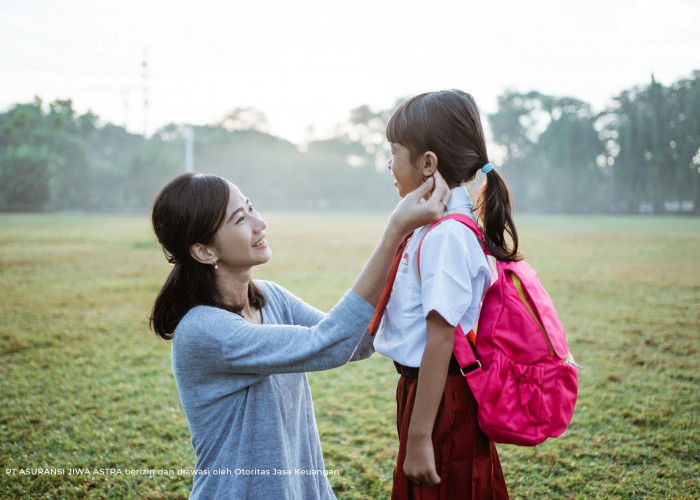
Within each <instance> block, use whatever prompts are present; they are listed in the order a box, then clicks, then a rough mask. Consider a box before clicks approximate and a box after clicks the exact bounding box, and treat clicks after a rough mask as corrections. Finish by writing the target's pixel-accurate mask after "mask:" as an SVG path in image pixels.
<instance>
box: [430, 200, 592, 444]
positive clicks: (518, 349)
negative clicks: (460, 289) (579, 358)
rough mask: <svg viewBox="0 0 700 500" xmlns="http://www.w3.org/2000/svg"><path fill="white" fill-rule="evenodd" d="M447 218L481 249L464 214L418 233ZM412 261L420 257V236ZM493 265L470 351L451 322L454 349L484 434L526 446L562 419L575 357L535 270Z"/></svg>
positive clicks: (554, 430) (565, 421)
mask: <svg viewBox="0 0 700 500" xmlns="http://www.w3.org/2000/svg"><path fill="white" fill-rule="evenodd" d="M449 219H452V220H456V221H459V222H461V223H462V224H464V225H466V226H467V227H469V229H471V230H472V231H474V233H475V234H476V236H477V238H478V240H479V242H480V243H481V245H482V248H483V249H484V252H485V253H486V255H487V256H488V255H489V252H488V250H487V248H486V245H485V244H484V237H483V234H482V233H481V229H480V228H479V226H478V225H477V224H476V223H475V222H474V221H473V220H472V219H471V218H470V217H468V216H467V215H464V214H450V215H447V216H445V217H443V218H442V219H440V220H439V221H438V222H436V223H435V224H433V225H432V226H431V227H430V228H429V229H428V231H426V233H425V234H428V232H430V231H431V230H432V229H433V228H434V227H435V226H437V225H438V224H440V223H441V222H443V221H445V220H449ZM423 238H425V235H423ZM420 243H421V244H422V243H423V241H422V240H421V242H420ZM416 261H417V262H418V263H419V262H420V244H419V245H418V252H417V257H416ZM419 265H420V264H419ZM496 270H497V272H498V279H497V280H496V281H495V282H494V283H493V284H492V285H491V287H490V288H489V289H488V291H487V292H486V295H485V297H484V300H483V303H482V305H481V312H480V314H479V323H478V335H476V356H475V355H474V351H473V350H472V347H471V345H470V344H469V341H468V340H467V338H468V337H469V338H470V339H473V338H474V333H473V331H472V332H469V335H468V336H465V335H464V332H463V331H462V328H461V327H460V326H459V325H458V326H457V328H456V329H455V343H454V355H455V357H456V358H457V362H458V363H459V365H460V366H461V367H462V373H463V374H464V375H465V377H466V378H467V382H468V384H469V387H470V388H471V390H472V393H473V394H474V397H475V399H476V401H477V403H478V420H479V427H480V428H481V430H482V431H483V432H484V434H486V435H487V436H488V437H489V439H491V440H492V441H495V442H497V443H508V444H517V445H522V446H534V445H536V444H539V443H541V442H542V441H544V440H545V439H547V438H549V437H556V436H559V435H561V434H562V433H563V432H564V431H565V430H566V428H567V427H568V426H569V423H570V422H571V417H572V415H573V413H574V407H575V406H576V395H577V393H578V374H577V370H576V367H577V366H578V365H576V363H575V361H574V359H573V356H571V353H570V352H569V349H568V347H567V343H566V336H565V334H564V327H563V326H562V324H561V322H560V321H559V318H558V317H557V313H556V311H555V310H554V304H552V299H550V297H549V294H547V292H546V291H545V289H544V287H543V286H542V283H540V280H539V278H538V277H537V273H535V271H534V270H533V269H532V268H531V267H530V266H529V265H528V264H527V263H526V262H525V261H522V260H521V261H518V262H502V261H496ZM418 275H419V277H420V268H419V269H418Z"/></svg>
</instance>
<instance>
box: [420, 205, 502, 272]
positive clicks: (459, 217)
mask: <svg viewBox="0 0 700 500" xmlns="http://www.w3.org/2000/svg"><path fill="white" fill-rule="evenodd" d="M446 220H456V221H457V222H461V223H462V224H464V225H465V226H467V227H468V228H469V229H471V230H472V232H474V234H475V235H476V239H477V240H478V241H479V243H480V244H481V248H482V250H483V251H484V253H485V254H486V255H490V254H489V250H488V248H487V246H486V242H485V241H484V233H482V232H481V228H480V227H479V226H478V225H477V223H476V222H474V220H473V219H472V218H471V217H469V216H468V215H466V214H448V215H445V216H444V217H443V218H442V219H440V220H439V221H437V222H436V223H435V224H433V225H432V226H430V227H429V228H428V230H427V231H426V232H425V233H423V237H422V238H421V239H420V242H419V243H418V250H416V266H417V268H418V282H419V283H420V282H421V277H420V247H421V246H422V245H423V240H424V239H425V237H426V236H428V233H429V232H430V231H432V230H433V229H435V227H437V226H438V225H439V224H441V223H443V222H445V221H446Z"/></svg>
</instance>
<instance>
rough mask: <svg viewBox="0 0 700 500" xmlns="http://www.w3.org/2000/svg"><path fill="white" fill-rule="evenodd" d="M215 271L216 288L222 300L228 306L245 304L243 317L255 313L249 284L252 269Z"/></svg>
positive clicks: (221, 269)
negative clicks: (251, 303) (249, 295)
mask: <svg viewBox="0 0 700 500" xmlns="http://www.w3.org/2000/svg"><path fill="white" fill-rule="evenodd" d="M219 267H220V269H217V270H216V271H214V272H215V273H216V289H217V291H218V292H219V297H220V298H221V301H222V302H223V303H224V304H226V305H227V306H243V317H244V318H245V317H246V316H247V315H250V314H251V313H253V312H254V311H253V309H252V307H251V305H250V301H249V300H248V284H249V283H250V279H251V270H250V269H248V270H247V271H243V272H237V273H236V272H231V271H228V270H226V269H223V268H222V267H223V266H219Z"/></svg>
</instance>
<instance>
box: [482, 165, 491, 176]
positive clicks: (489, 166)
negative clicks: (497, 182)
mask: <svg viewBox="0 0 700 500" xmlns="http://www.w3.org/2000/svg"><path fill="white" fill-rule="evenodd" d="M491 170H493V165H492V164H491V163H487V164H486V165H484V166H483V167H481V171H482V172H483V173H485V174H488V173H489V172H490V171H491Z"/></svg>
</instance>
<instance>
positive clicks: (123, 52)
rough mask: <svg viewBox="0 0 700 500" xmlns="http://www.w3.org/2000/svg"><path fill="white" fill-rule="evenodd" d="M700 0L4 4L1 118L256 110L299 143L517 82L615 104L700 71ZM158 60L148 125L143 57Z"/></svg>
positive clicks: (491, 97)
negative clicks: (25, 110) (27, 107)
mask: <svg viewBox="0 0 700 500" xmlns="http://www.w3.org/2000/svg"><path fill="white" fill-rule="evenodd" d="M699 32H700V1H698V0H664V1H663V2H662V1H659V0H640V1H634V0H614V1H613V0H569V1H563V0H528V1H523V0H505V1H497V0H493V1H490V2H483V3H482V2H472V1H468V0H459V1H452V0H431V1H427V2H426V1H414V0H401V1H395V0H390V1H384V0H352V1H347V0H346V1H343V2H338V1H333V0H297V1H283V0H279V1H270V0H247V1H245V2H239V1H235V0H225V1H212V0H201V1H198V2H184V1H177V0H169V1H161V0H138V1H136V0H119V1H114V0H102V1H95V0H89V1H88V0H64V1H61V2H57V1H55V0H51V1H49V0H22V1H18V0H0V110H5V109H7V108H8V107H9V106H10V105H12V104H13V103H16V102H26V101H30V100H31V99H33V97H34V96H35V95H38V96H40V97H41V98H43V99H44V100H45V101H50V100H53V99H56V98H71V99H73V101H74V105H75V107H76V108H77V109H78V110H79V111H81V112H82V111H86V110H88V109H91V110H92V111H93V112H95V113H96V114H98V115H99V116H100V117H101V118H103V119H104V120H108V121H112V122H115V123H118V124H126V125H127V126H128V128H129V129H130V130H132V131H134V132H143V130H144V127H147V128H148V130H149V132H152V131H153V130H155V128H157V127H158V126H160V125H163V124H165V123H169V122H177V123H182V122H192V123H198V124H205V123H212V122H215V121H217V120H218V119H221V118H222V117H223V116H224V115H225V114H226V113H227V112H229V111H231V110H232V109H234V108H236V107H249V106H252V107H255V108H258V109H260V110H262V111H263V112H264V113H265V114H266V115H267V117H268V121H269V122H270V129H271V132H272V133H275V134H277V135H280V136H283V137H286V138H288V139H290V140H292V141H294V142H299V141H301V140H303V139H304V137H305V134H306V131H307V128H308V127H309V125H311V124H313V125H314V126H315V128H316V130H317V133H323V131H324V130H327V129H328V128H329V127H330V126H331V125H333V124H334V123H337V122H340V121H343V120H345V119H346V118H347V117H348V112H349V110H350V109H351V108H353V107H356V106H359V105H361V104H370V105H371V106H372V107H374V108H375V109H383V108H387V107H390V106H391V105H392V104H393V102H394V101H395V100H396V99H397V98H399V97H408V96H411V95H415V94H418V93H421V92H424V91H428V90H437V89H441V88H452V87H455V88H460V89H462V90H466V91H468V92H470V93H472V94H473V95H474V96H475V98H476V99H477V102H478V103H479V105H480V107H481V110H482V113H488V112H492V111H494V110H495V109H496V97H497V96H498V95H499V94H500V93H501V92H503V90H504V89H506V88H514V89H517V90H521V91H528V90H539V91H541V92H544V93H548V94H552V95H569V96H573V97H577V98H579V99H582V100H585V101H587V102H589V103H591V104H592V105H593V106H594V107H595V108H596V109H601V108H602V107H604V106H605V105H606V104H607V103H608V102H609V101H610V98H611V97H612V96H614V95H616V94H617V93H619V92H620V91H621V90H624V89H627V88H630V87H632V86H634V85H641V84H646V83H648V82H649V79H650V76H651V74H652V73H654V75H655V76H656V79H657V80H659V81H661V82H662V83H664V84H667V85H668V84H670V83H672V82H674V81H676V80H678V79H679V78H682V77H686V76H690V74H691V72H692V70H694V69H700V35H698V33H699ZM144 56H145V57H146V60H147V62H148V80H147V81H148V94H149V102H150V104H149V107H148V114H147V120H144V105H143V94H144V93H143V87H144V79H143V74H142V61H143V59H144Z"/></svg>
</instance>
